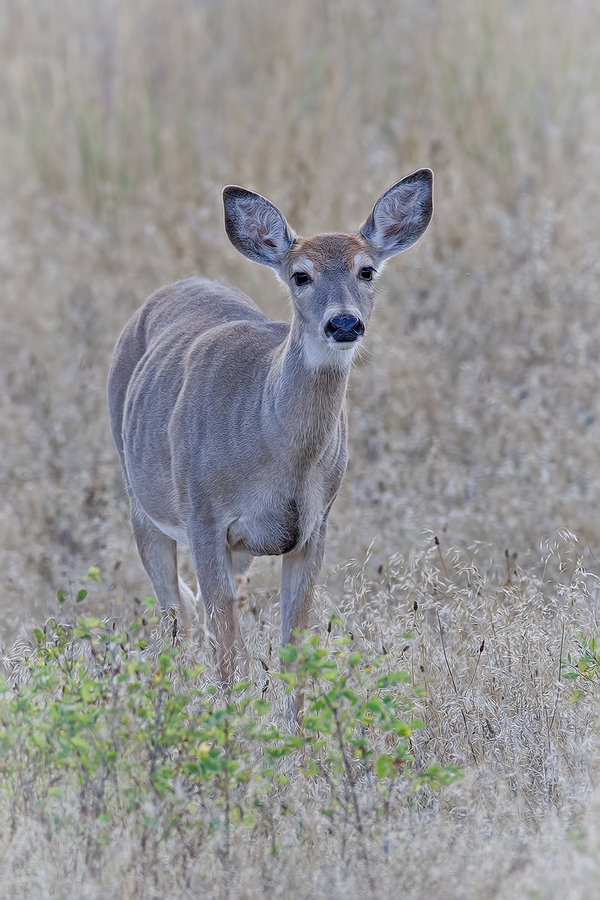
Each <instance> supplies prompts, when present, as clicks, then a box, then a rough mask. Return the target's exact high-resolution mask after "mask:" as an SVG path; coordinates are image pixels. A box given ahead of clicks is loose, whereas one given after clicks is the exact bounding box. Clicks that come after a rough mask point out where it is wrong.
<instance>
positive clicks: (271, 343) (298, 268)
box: [108, 168, 433, 684]
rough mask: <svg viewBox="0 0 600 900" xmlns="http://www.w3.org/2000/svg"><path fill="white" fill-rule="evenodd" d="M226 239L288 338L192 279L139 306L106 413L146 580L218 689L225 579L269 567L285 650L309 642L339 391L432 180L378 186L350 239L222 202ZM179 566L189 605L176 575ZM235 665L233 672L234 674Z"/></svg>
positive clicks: (229, 624) (230, 641) (224, 643)
mask: <svg viewBox="0 0 600 900" xmlns="http://www.w3.org/2000/svg"><path fill="white" fill-rule="evenodd" d="M223 207H224V216H225V231H226V233H227V236H228V238H229V240H230V241H231V243H232V244H233V246H234V247H235V248H236V250H238V251H239V252H240V253H241V254H242V255H243V256H245V257H246V258H247V259H249V260H252V261H253V262H256V263H260V264H261V265H263V266H268V267H270V268H271V269H273V270H274V272H275V274H276V275H277V277H278V278H279V280H280V281H281V282H282V283H283V285H284V286H285V287H286V289H287V292H288V294H289V298H290V300H291V320H290V321H285V322H279V321H274V320H272V319H270V318H268V317H267V316H266V315H265V314H264V313H263V312H261V310H260V308H259V307H258V306H257V305H256V304H255V303H254V301H253V300H251V299H250V298H249V297H247V296H246V295H245V294H243V293H242V292H241V291H240V290H238V289H237V288H234V287H231V286H229V285H227V284H223V283H221V282H218V281H212V280H209V279H206V278H201V277H191V278H186V279H184V280H182V281H177V282H175V283H174V284H170V285H167V286H166V287H162V288H160V289H159V290H157V291H155V292H154V293H153V294H151V295H150V297H149V298H148V299H147V300H146V302H145V303H144V304H143V305H142V306H141V307H140V308H139V309H138V310H137V311H136V312H135V313H134V314H133V316H132V317H131V319H130V320H129V321H128V322H127V324H126V325H125V328H124V329H123V331H122V333H121V335H120V337H119V339H118V342H117V344H116V347H115V350H114V354H113V357H112V362H111V366H110V373H109V378H108V409H109V418H110V425H111V430H112V434H113V438H114V442H115V445H116V448H117V451H118V454H119V457H120V461H121V467H122V471H123V476H124V481H125V486H126V489H127V493H128V495H129V500H130V511H131V524H132V529H133V534H134V537H135V542H136V544H137V548H138V551H139V555H140V557H141V560H142V563H143V565H144V568H145V570H146V572H147V574H148V577H149V579H150V581H151V583H152V586H153V589H154V592H155V597H156V600H157V602H158V604H159V605H160V608H161V610H162V612H163V613H164V614H166V613H168V611H169V610H174V611H175V613H174V614H175V615H176V617H177V623H178V627H179V628H180V629H181V630H182V631H183V632H186V631H187V630H188V629H189V628H190V626H191V624H192V620H193V617H194V615H195V610H196V602H197V601H199V600H200V598H202V600H203V602H204V606H205V613H206V614H205V627H206V630H207V632H208V636H209V641H210V644H211V647H212V653H213V658H214V662H215V666H216V670H217V673H218V677H219V678H220V680H221V681H222V683H224V684H230V683H231V682H232V679H233V678H234V676H235V673H236V672H238V671H240V670H243V668H244V665H246V663H247V654H246V650H245V646H244V641H243V638H242V634H241V629H240V624H239V619H238V613H237V587H236V575H241V574H244V573H246V572H247V570H248V568H249V566H250V564H251V562H252V560H253V559H254V558H255V557H259V556H267V555H268V556H271V555H276V556H278V555H279V556H281V557H282V565H281V584H280V631H281V643H282V644H283V645H285V644H287V643H288V642H290V641H293V640H294V639H296V636H297V635H298V634H300V633H302V632H303V631H304V630H306V629H307V628H308V626H309V620H310V615H311V611H312V607H313V601H314V595H315V585H316V580H317V577H318V574H319V571H320V568H321V564H322V560H323V552H324V546H325V535H326V531H327V521H328V516H329V513H330V510H331V507H332V504H333V502H334V500H335V497H336V495H337V493H338V491H339V489H340V486H341V484H342V479H343V477H344V472H345V470H346V463H347V457H348V449H347V445H348V420H347V412H346V402H345V401H346V390H347V386H348V378H349V374H350V369H351V366H352V361H353V359H354V357H355V354H356V352H357V350H358V348H359V347H360V346H361V344H362V342H363V340H364V335H365V332H366V329H367V326H368V324H369V319H370V317H371V312H372V310H373V306H374V301H375V289H374V288H375V281H376V278H377V276H378V275H379V274H380V273H381V271H382V269H383V266H384V264H385V263H386V261H387V260H388V259H389V258H390V257H392V256H395V255H396V254H398V253H401V252H403V251H404V250H407V249H408V248H409V247H411V246H412V245H413V244H414V243H415V242H416V241H418V240H419V238H420V237H421V236H422V235H423V234H424V232H425V230H426V229H427V227H428V225H429V223H430V221H431V218H432V214H433V172H432V171H431V170H430V169H427V168H423V169H419V170H417V171H415V172H413V173H412V174H410V175H407V176H406V177H405V178H403V179H402V180H401V181H398V182H397V183H396V184H394V185H392V187H390V188H389V189H388V190H387V191H385V193H384V194H382V196H381V197H380V198H379V199H378V200H377V202H376V203H375V205H374V207H373V208H372V210H371V212H370V214H369V216H368V217H367V219H366V220H365V222H364V223H363V225H362V226H361V227H360V228H359V229H358V230H357V231H355V232H353V233H351V234H344V233H321V234H317V235H314V236H313V237H300V236H298V235H296V234H295V232H294V231H293V230H292V229H291V227H290V226H289V225H288V223H287V221H286V219H285V218H284V216H283V214H282V213H281V212H280V211H279V210H278V209H277V207H276V206H274V205H273V204H272V203H271V202H270V201H269V200H267V199H266V198H265V197H263V196H261V195H260V194H257V193H254V192H253V191H250V190H247V189H246V188H243V187H238V186H235V185H230V186H228V187H225V188H224V190H223ZM178 544H181V545H184V546H186V547H187V548H188V549H189V552H190V554H191V558H192V562H193V566H194V570H195V574H196V579H197V583H198V596H197V597H196V596H195V595H194V592H193V591H192V589H191V588H190V587H189V586H188V585H187V584H186V583H185V582H184V581H183V579H182V578H181V577H180V575H179V571H178V562H177V545H178ZM245 660H246V662H244V661H245Z"/></svg>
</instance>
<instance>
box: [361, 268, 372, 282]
mask: <svg viewBox="0 0 600 900" xmlns="http://www.w3.org/2000/svg"><path fill="white" fill-rule="evenodd" d="M374 271H375V269H374V268H373V266H363V268H362V269H361V270H360V276H359V277H360V278H362V280H363V281H372V280H373V272H374Z"/></svg>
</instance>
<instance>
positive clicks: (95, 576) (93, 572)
mask: <svg viewBox="0 0 600 900" xmlns="http://www.w3.org/2000/svg"><path fill="white" fill-rule="evenodd" d="M85 577H86V578H89V579H91V581H97V582H98V583H100V569H99V568H98V566H90V568H89V569H88V572H87V575H86V576H85Z"/></svg>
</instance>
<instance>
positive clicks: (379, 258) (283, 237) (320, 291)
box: [223, 169, 433, 368]
mask: <svg viewBox="0 0 600 900" xmlns="http://www.w3.org/2000/svg"><path fill="white" fill-rule="evenodd" d="M432 190H433V173H432V172H431V170H430V169H419V170H418V171H417V172H413V174H412V175H408V176H407V177H406V178H403V179H402V181H399V182H397V184H395V185H393V186H392V187H391V188H389V190H387V191H386V192H385V193H384V194H383V195H382V196H381V197H380V198H379V200H378V201H377V203H376V204H375V206H374V207H373V209H372V211H371V213H370V215H369V216H368V218H367V219H366V221H365V222H364V224H363V225H362V227H361V228H360V229H359V230H358V231H357V232H356V234H352V235H348V234H318V235H316V236H315V237H309V238H300V237H296V235H295V234H294V232H293V231H292V230H291V228H290V227H289V225H288V224H287V222H286V220H285V218H284V217H283V216H282V214H281V213H280V212H279V210H278V209H277V207H275V206H273V204H272V203H270V202H269V201H268V200H266V199H265V198H264V197H261V196H260V194H254V193H252V192H251V191H247V190H246V189H245V188H240V187H234V186H230V187H226V188H225V189H224V191H223V203H224V207H225V230H226V231H227V234H228V236H229V239H230V240H231V242H232V244H233V245H234V247H236V249H237V250H239V251H240V253H242V254H243V255H244V256H246V257H248V259H252V260H254V261H255V262H259V263H261V264H262V265H265V266H270V267H271V268H272V269H274V270H275V271H276V273H277V275H278V277H279V278H280V279H281V281H283V283H284V284H285V285H286V286H287V287H288V289H289V291H290V294H291V297H292V302H293V305H294V313H295V317H296V320H297V322H298V324H299V326H300V329H299V330H300V340H301V341H302V346H303V350H304V357H305V360H306V362H307V363H308V364H309V365H310V366H311V367H317V368H322V367H339V366H346V365H349V364H350V361H351V359H352V356H353V353H354V351H355V350H356V348H357V346H358V344H359V343H360V341H361V340H362V337H363V335H364V333H365V329H366V327H367V325H368V322H369V318H370V316H371V312H372V309H373V302H374V290H373V280H374V277H375V276H376V274H377V270H378V269H381V268H382V267H383V265H384V263H385V261H386V260H387V259H388V258H389V257H390V256H394V255H395V254H396V253H401V252H402V251H403V250H406V249H408V247H411V246H412V245H413V244H414V243H415V242H416V241H417V240H418V239H419V238H420V237H421V235H422V234H423V233H424V232H425V230H426V228H427V226H428V225H429V222H430V220H431V216H432V213H433V201H432Z"/></svg>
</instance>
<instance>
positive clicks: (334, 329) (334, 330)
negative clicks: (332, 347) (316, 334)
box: [325, 316, 365, 343]
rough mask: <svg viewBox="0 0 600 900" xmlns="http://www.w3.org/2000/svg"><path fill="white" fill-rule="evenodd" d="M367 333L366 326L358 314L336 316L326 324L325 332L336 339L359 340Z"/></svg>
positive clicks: (343, 340)
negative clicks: (357, 316)
mask: <svg viewBox="0 0 600 900" xmlns="http://www.w3.org/2000/svg"><path fill="white" fill-rule="evenodd" d="M364 333H365V326H364V325H363V323H362V322H361V321H360V319H357V318H356V316H334V317H333V319H330V320H329V322H328V323H327V325H326V326H325V334H326V335H327V337H332V338H333V339H334V341H338V342H339V343H345V342H350V341H357V340H358V339H359V338H360V337H362V336H363V334H364Z"/></svg>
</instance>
